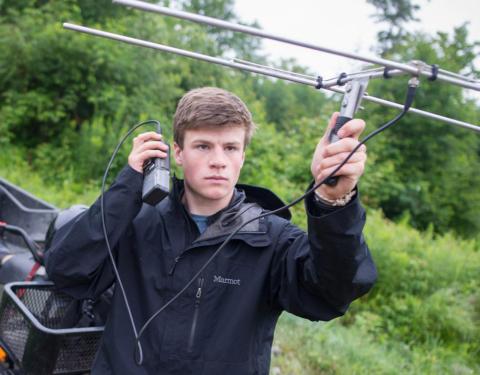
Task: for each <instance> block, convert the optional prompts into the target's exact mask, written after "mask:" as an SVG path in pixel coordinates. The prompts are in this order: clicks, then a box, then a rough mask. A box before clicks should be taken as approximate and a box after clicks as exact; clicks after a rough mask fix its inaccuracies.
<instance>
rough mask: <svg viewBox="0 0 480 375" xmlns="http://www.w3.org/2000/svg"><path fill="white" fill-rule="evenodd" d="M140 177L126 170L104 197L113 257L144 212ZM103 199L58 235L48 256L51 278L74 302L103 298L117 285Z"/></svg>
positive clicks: (69, 223) (135, 172)
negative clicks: (110, 287)
mask: <svg viewBox="0 0 480 375" xmlns="http://www.w3.org/2000/svg"><path fill="white" fill-rule="evenodd" d="M142 181H143V176H142V174H141V173H139V172H137V171H135V170H134V169H132V168H130V167H129V166H126V167H125V168H124V169H123V170H122V171H121V173H120V174H119V175H118V177H117V179H116V180H115V182H114V183H113V184H112V186H111V187H110V188H109V189H108V190H107V191H106V192H105V194H104V207H105V218H106V219H105V222H106V228H107V233H108V239H109V242H110V246H111V248H112V251H113V254H114V257H115V256H116V253H117V252H118V247H119V243H120V242H121V241H122V242H123V241H128V232H129V227H130V224H131V222H132V220H133V219H134V217H135V216H136V215H137V213H138V211H139V210H140V208H141V205H142V201H141V188H142ZM100 205H101V203H100V198H99V199H97V201H96V202H95V203H94V204H93V205H92V206H91V207H90V208H89V209H88V210H87V211H85V212H83V213H82V214H81V215H79V216H78V217H76V218H75V219H73V220H72V221H70V222H68V223H67V224H65V225H64V226H62V227H61V228H59V230H58V231H57V233H56V234H55V236H54V238H53V242H52V245H51V247H50V248H49V250H48V251H47V253H46V258H45V263H46V270H47V274H48V276H49V278H50V279H51V280H52V281H53V282H54V283H55V285H56V286H57V287H58V288H60V289H62V290H63V291H65V292H66V293H68V294H70V295H72V296H73V297H75V298H93V297H95V296H98V295H100V294H101V293H102V292H103V291H104V290H106V289H107V288H108V287H109V286H110V285H112V283H113V281H114V274H113V269H112V265H111V261H110V258H109V255H108V252H107V246H106V243H105V238H104V234H103V230H102V221H101V210H100Z"/></svg>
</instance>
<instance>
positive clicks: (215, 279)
mask: <svg viewBox="0 0 480 375" xmlns="http://www.w3.org/2000/svg"><path fill="white" fill-rule="evenodd" d="M213 282H214V283H221V284H230V285H240V279H227V278H225V277H222V276H213Z"/></svg>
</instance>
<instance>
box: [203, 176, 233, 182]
mask: <svg viewBox="0 0 480 375" xmlns="http://www.w3.org/2000/svg"><path fill="white" fill-rule="evenodd" d="M205 179H206V180H210V181H228V178H226V177H223V176H208V177H205Z"/></svg>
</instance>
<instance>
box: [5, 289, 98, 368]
mask: <svg viewBox="0 0 480 375" xmlns="http://www.w3.org/2000/svg"><path fill="white" fill-rule="evenodd" d="M76 302H78V301H75V300H74V299H73V298H72V297H70V296H68V295H67V294H65V293H62V292H59V291H57V290H56V289H55V287H54V285H53V283H51V282H15V283H9V284H6V285H5V288H4V293H3V295H2V299H1V303H0V339H1V340H2V341H3V343H4V344H6V345H7V346H8V349H9V350H10V352H12V353H13V354H14V356H15V359H16V362H17V363H18V365H19V366H20V367H21V368H22V369H23V372H24V373H25V374H26V375H47V374H82V373H85V372H88V371H89V370H90V368H91V365H92V361H93V359H94V356H95V353H96V352H97V348H98V345H99V341H100V337H101V335H102V332H103V327H85V328H75V327H74V328H72V321H71V319H69V318H68V317H69V315H71V314H69V312H70V311H71V307H72V304H75V303H76Z"/></svg>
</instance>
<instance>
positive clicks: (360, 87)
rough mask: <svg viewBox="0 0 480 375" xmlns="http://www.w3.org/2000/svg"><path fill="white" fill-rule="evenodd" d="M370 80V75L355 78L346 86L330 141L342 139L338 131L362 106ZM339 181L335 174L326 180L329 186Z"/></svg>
mask: <svg viewBox="0 0 480 375" xmlns="http://www.w3.org/2000/svg"><path fill="white" fill-rule="evenodd" d="M368 80H369V79H368V77H366V78H359V79H353V80H352V81H350V82H348V83H347V85H346V86H345V94H344V96H343V100H342V105H341V108H340V114H339V116H338V117H337V121H336V122H335V126H334V127H333V129H332V130H331V131H330V134H329V135H328V141H329V142H330V143H334V142H337V141H339V140H340V138H339V137H338V134H337V133H338V131H339V130H340V128H341V127H342V126H343V125H345V124H346V123H347V122H348V121H350V120H351V119H352V118H353V116H354V114H355V112H356V111H357V109H358V107H359V106H360V102H361V101H362V97H363V94H364V93H365V90H366V88H367V85H368ZM337 182H338V177H337V176H333V177H330V178H329V179H327V181H325V184H327V185H329V186H335V185H336V184H337Z"/></svg>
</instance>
